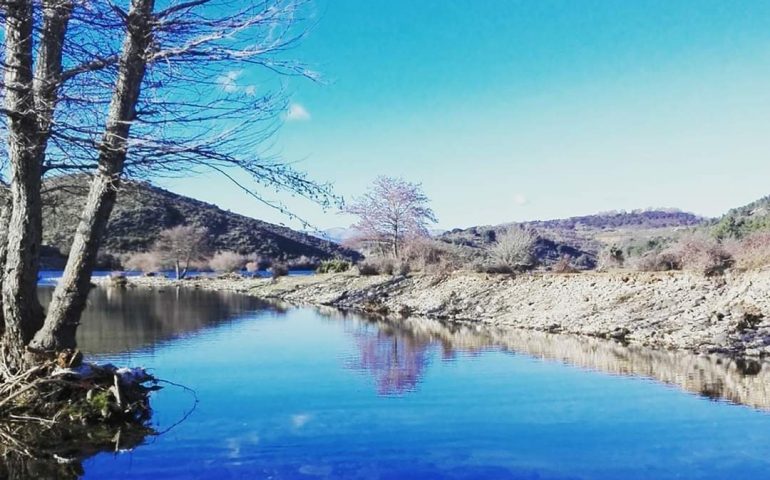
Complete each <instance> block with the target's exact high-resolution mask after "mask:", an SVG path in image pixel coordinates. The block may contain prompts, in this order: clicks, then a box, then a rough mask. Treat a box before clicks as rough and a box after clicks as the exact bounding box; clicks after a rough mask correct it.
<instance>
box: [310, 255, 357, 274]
mask: <svg viewBox="0 0 770 480" xmlns="http://www.w3.org/2000/svg"><path fill="white" fill-rule="evenodd" d="M348 270H350V262H348V261H346V260H342V259H339V258H334V259H332V260H324V261H322V262H321V264H320V265H319V266H318V269H317V270H316V271H317V272H318V273H342V272H347V271H348Z"/></svg>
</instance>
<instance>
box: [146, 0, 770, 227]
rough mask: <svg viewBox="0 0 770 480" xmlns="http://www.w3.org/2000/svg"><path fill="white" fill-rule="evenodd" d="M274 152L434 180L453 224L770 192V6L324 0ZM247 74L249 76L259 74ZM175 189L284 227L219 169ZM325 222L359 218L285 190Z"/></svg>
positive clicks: (319, 166) (349, 169) (306, 165)
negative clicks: (313, 75)
mask: <svg viewBox="0 0 770 480" xmlns="http://www.w3.org/2000/svg"><path fill="white" fill-rule="evenodd" d="M314 11H315V14H314V15H315V16H314V18H313V21H314V22H315V26H314V27H313V28H312V30H311V32H310V34H309V36H308V37H307V38H306V39H305V41H304V42H303V43H302V44H301V45H300V46H298V47H297V48H296V50H294V51H293V52H291V53H292V55H295V56H296V57H298V58H300V59H302V60H303V61H305V62H306V63H308V64H309V65H311V66H312V67H313V68H314V69H315V70H317V71H319V72H321V73H322V75H323V77H324V82H322V83H318V84H316V83H312V82H309V81H302V80H299V79H291V80H288V81H287V82H288V83H287V84H286V86H287V89H288V90H289V91H290V92H291V102H292V106H291V112H290V114H289V115H288V118H287V121H286V124H285V125H284V127H283V128H282V129H281V131H280V133H279V135H278V136H277V137H276V139H275V146H274V151H275V152H276V153H279V154H280V155H282V156H283V157H284V158H285V159H287V160H289V161H292V162H297V163H296V166H297V168H299V169H302V170H304V171H306V172H308V173H309V174H310V175H311V176H312V177H313V178H316V179H318V180H323V181H326V180H329V181H333V182H334V184H335V187H336V191H337V192H338V193H339V194H341V195H344V196H345V197H346V198H352V197H354V196H356V195H359V194H361V193H362V192H363V191H364V190H365V189H366V186H367V184H368V183H369V182H370V181H371V180H372V179H373V178H374V177H376V176H377V175H394V176H402V177H404V178H406V179H408V180H411V181H415V182H421V183H422V184H423V187H424V189H425V192H426V193H427V195H428V196H429V197H430V198H431V199H432V200H433V208H434V210H435V211H436V214H437V216H438V218H439V226H440V227H442V228H453V227H464V226H470V225H480V224H496V223H503V222H509V221H515V220H528V219H546V218H558V217H566V216H571V215H579V214H588V213H595V212H598V211H606V210H614V209H634V208H645V207H679V208H682V209H684V210H688V211H693V212H695V213H699V214H703V215H718V214H720V213H722V212H724V211H725V210H727V209H729V208H731V207H734V206H738V205H742V204H745V203H748V202H750V201H752V200H755V199H756V198H759V197H761V196H764V195H768V194H770V182H768V178H770V28H768V25H770V2H748V1H746V2H732V1H721V2H715V1H707V0H698V1H685V0H677V1H671V0H667V1H642V0H634V1H628V0H605V1H589V0H564V1H547V0H529V1H514V0H483V1H479V0H464V1H459V0H421V1H417V2H415V1H413V0H410V1H407V0H368V1H361V0H317V1H316V3H315V6H314ZM248 74H249V72H244V73H243V75H244V76H248ZM160 184H161V185H162V186H165V187H168V188H170V189H172V190H174V191H177V192H179V193H182V194H186V195H190V196H193V197H196V198H199V199H201V200H205V201H208V202H212V203H216V204H218V205H220V206H221V207H223V208H225V209H230V210H232V211H236V212H239V213H243V214H246V215H249V216H254V217H258V218H263V219H266V220H268V221H274V222H281V221H284V222H286V223H287V224H288V225H290V226H296V224H293V223H291V222H288V221H286V219H285V218H284V217H282V216H281V215H280V214H279V213H277V212H273V211H270V210H269V209H267V208H266V207H264V206H261V205H259V204H257V203H256V202H255V201H253V200H251V199H250V198H248V197H246V196H245V195H243V194H241V193H240V192H238V191H237V190H235V189H233V188H231V187H230V186H229V185H228V184H227V181H226V180H224V179H218V178H216V177H214V176H204V177H197V178H194V179H180V180H173V181H169V180H166V181H163V182H161V183H160ZM281 198H282V199H283V200H285V201H286V203H287V204H288V205H289V206H290V207H291V208H292V209H293V210H295V211H296V212H297V213H298V214H300V215H301V216H303V217H305V218H307V219H309V220H310V221H311V222H312V223H313V224H315V225H317V226H318V227H320V228H328V227H332V226H347V225H349V224H350V223H351V219H350V218H348V217H346V216H343V215H338V214H335V213H334V212H323V211H321V210H320V209H319V208H317V207H315V206H314V205H312V204H308V202H304V201H299V200H295V199H291V198H286V197H281Z"/></svg>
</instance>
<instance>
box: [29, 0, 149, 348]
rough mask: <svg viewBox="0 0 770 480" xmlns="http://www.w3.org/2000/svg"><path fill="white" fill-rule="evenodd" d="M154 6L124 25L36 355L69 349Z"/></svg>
mask: <svg viewBox="0 0 770 480" xmlns="http://www.w3.org/2000/svg"><path fill="white" fill-rule="evenodd" d="M153 8H154V0H133V1H132V2H131V9H130V10H129V13H128V17H127V19H126V24H127V30H128V32H127V35H126V38H125V41H124V42H123V51H122V53H121V58H120V66H119V69H118V78H117V83H116V86H115V91H114V93H113V96H112V100H111V103H110V110H109V113H108V116H107V124H106V126H105V131H104V135H103V137H102V142H101V145H100V148H99V167H98V169H97V172H96V174H95V176H94V178H93V180H92V182H91V187H90V190H89V194H88V198H87V200H86V203H85V205H84V207H83V212H82V214H81V219H80V225H79V226H78V229H77V231H76V232H75V238H74V240H73V243H72V247H71V249H70V254H69V258H68V260H67V266H66V267H65V269H64V275H63V276H62V279H61V280H60V281H59V284H58V285H57V286H56V290H55V291H54V295H53V298H52V300H51V305H50V307H49V309H48V316H47V317H46V319H45V325H44V326H43V328H42V329H41V330H40V331H38V332H37V334H36V335H35V337H34V339H33V340H32V342H31V344H30V346H31V347H32V348H34V349H38V350H59V349H62V348H73V347H75V332H76V330H77V326H78V323H79V320H80V314H81V313H82V311H83V307H84V306H85V303H86V299H87V297H88V292H89V290H90V286H89V285H90V281H91V274H92V273H93V269H94V265H95V263H96V254H97V252H98V250H99V245H100V242H101V239H102V237H103V235H104V231H105V229H106V226H107V221H108V220H109V217H110V214H111V213H112V208H113V206H114V204H115V198H116V196H117V188H118V186H119V183H120V176H121V174H122V172H123V164H124V162H125V159H126V154H127V149H128V136H129V132H130V128H131V123H132V122H133V120H134V118H135V116H136V110H135V109H136V102H137V100H138V98H139V93H140V91H141V86H142V81H143V79H144V74H145V69H146V61H147V60H146V59H147V56H146V53H147V50H148V47H149V45H150V42H151V39H152V25H151V20H152V10H153Z"/></svg>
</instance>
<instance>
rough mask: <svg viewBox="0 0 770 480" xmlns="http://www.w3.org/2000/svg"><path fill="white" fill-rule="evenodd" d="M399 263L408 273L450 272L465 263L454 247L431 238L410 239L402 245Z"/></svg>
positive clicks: (459, 250) (457, 248) (459, 252)
mask: <svg viewBox="0 0 770 480" xmlns="http://www.w3.org/2000/svg"><path fill="white" fill-rule="evenodd" d="M401 263H402V264H405V265H406V266H405V267H403V268H408V269H409V271H412V270H414V271H423V272H425V271H428V272H435V271H442V272H445V271H451V270H457V269H459V268H461V267H462V266H463V265H464V264H466V263H467V260H466V259H464V258H463V255H462V253H461V249H460V248H459V247H457V246H456V245H451V244H448V243H446V242H441V241H438V240H434V239H431V238H425V237H417V238H412V239H410V240H409V241H408V242H406V243H405V244H404V248H403V249H402V257H401Z"/></svg>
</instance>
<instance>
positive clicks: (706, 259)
mask: <svg viewBox="0 0 770 480" xmlns="http://www.w3.org/2000/svg"><path fill="white" fill-rule="evenodd" d="M667 251H668V252H670V253H671V254H672V255H674V256H675V257H677V258H678V259H680V261H681V265H682V268H684V269H686V270H692V271H695V272H700V273H703V274H704V275H707V276H709V275H718V274H721V273H724V271H725V270H727V269H728V268H730V267H731V266H732V265H733V263H734V261H733V258H732V256H731V255H730V253H729V252H728V251H727V250H726V249H725V248H724V246H723V245H722V244H721V243H720V242H719V240H717V239H716V238H714V237H711V236H708V235H706V234H704V233H697V234H691V235H687V236H685V237H682V238H681V239H679V241H677V243H676V244H675V245H674V246H673V247H671V248H670V249H668V250H667Z"/></svg>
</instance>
